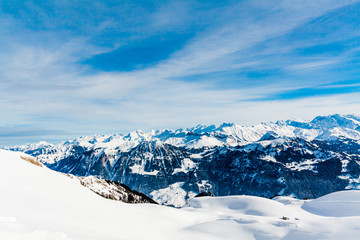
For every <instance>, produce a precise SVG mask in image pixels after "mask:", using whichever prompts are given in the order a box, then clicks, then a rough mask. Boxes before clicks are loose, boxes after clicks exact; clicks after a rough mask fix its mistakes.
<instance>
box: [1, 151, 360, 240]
mask: <svg viewBox="0 0 360 240" xmlns="http://www.w3.org/2000/svg"><path fill="white" fill-rule="evenodd" d="M31 159H32V158H31V157H28V156H24V154H23V153H18V152H11V151H5V150H0V183H1V184H0V192H1V198H0V237H1V239H6V240H24V239H26V240H68V239H72V240H95V239H96V240H98V239H103V240H113V239H133V240H137V239H156V240H163V239H164V240H165V239H174V240H180V239H181V240H182V239H199V240H205V239H206V240H208V239H211V240H219V239H221V240H235V239H247V240H265V239H274V240H280V239H283V240H285V239H291V240H300V239H301V240H303V239H311V240H320V239H329V240H337V239H343V238H344V237H346V238H347V239H358V236H359V234H360V230H359V227H358V225H359V221H360V207H359V206H360V191H342V192H336V193H332V194H330V195H326V196H324V197H321V198H318V199H314V200H298V199H294V198H290V197H276V198H274V199H272V200H271V199H266V198H261V197H255V196H244V195H243V196H229V197H201V198H194V199H191V200H189V202H188V204H187V206H186V207H183V208H181V209H174V208H170V207H166V206H159V205H155V204H126V203H123V202H119V201H112V200H108V199H104V198H102V197H100V196H98V195H96V194H94V193H92V192H91V191H89V189H86V188H85V187H82V186H81V185H80V184H79V182H78V179H76V178H75V179H74V178H69V177H67V176H66V175H65V174H61V173H57V172H54V171H51V170H49V169H47V168H45V167H42V168H41V167H38V166H35V165H34V164H30V163H28V162H26V161H25V160H27V161H30V162H32V160H33V159H32V160H31ZM32 163H34V162H32ZM36 165H40V164H36Z"/></svg>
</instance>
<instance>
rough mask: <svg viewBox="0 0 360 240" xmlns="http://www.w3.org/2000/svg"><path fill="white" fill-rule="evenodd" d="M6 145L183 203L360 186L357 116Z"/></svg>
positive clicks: (312, 194)
mask: <svg viewBox="0 0 360 240" xmlns="http://www.w3.org/2000/svg"><path fill="white" fill-rule="evenodd" d="M7 149H8V150H13V151H21V152H25V153H27V154H29V155H32V156H34V157H36V158H37V159H38V160H39V161H40V162H41V163H43V164H44V165H46V166H47V167H49V168H51V169H53V170H56V171H59V172H63V173H69V174H72V175H75V176H79V177H87V176H96V177H98V178H100V179H104V180H108V181H113V182H117V183H122V184H125V185H127V186H129V187H130V188H131V189H135V190H137V191H139V192H142V193H144V194H146V195H148V196H150V197H152V198H153V199H154V200H155V201H156V202H159V203H162V204H166V205H173V206H177V207H179V206H183V205H184V204H185V203H186V202H187V200H188V199H189V198H192V197H193V196H195V195H196V194H198V193H201V192H211V193H213V194H214V195H216V196H227V195H239V194H246V195H254V196H260V197H267V198H271V197H274V196H276V195H283V196H289V195H292V196H294V197H297V198H300V199H303V198H317V197H320V196H323V195H325V194H328V193H331V192H334V191H340V190H345V189H360V177H359V174H360V116H358V115H339V114H335V115H329V116H318V117H315V118H314V119H312V120H298V119H294V120H287V121H278V122H275V123H274V122H270V123H261V124H258V125H255V126H241V125H237V124H232V123H226V124H222V125H220V126H215V125H211V126H204V125H198V126H196V127H194V128H189V129H177V130H157V131H154V130H153V131H150V132H147V133H146V132H143V131H140V130H138V131H135V132H131V133H129V134H125V135H123V134H112V135H94V136H84V137H80V138H77V139H74V140H71V141H66V142H63V143H60V144H57V145H53V144H50V143H47V142H39V143H36V144H29V145H23V146H15V147H8V148H7Z"/></svg>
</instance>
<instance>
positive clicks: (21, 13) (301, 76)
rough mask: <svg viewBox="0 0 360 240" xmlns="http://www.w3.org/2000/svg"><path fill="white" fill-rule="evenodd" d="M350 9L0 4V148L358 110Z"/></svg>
mask: <svg viewBox="0 0 360 240" xmlns="http://www.w3.org/2000/svg"><path fill="white" fill-rule="evenodd" d="M359 97H360V1H353V0H344V1H335V0H318V1H310V0H301V1H300V0H291V1H290V0H288V1H287V0H274V1H265V0H262V1H261V0H260V1H256V0H255V1H254V0H251V1H250V0H248V1H181V0H176V1H116V0H107V1H96V0H92V1H85V0H83V1H67V0H66V1H65V0H54V1H40V0H38V1H35V0H33V1H22V0H19V1H18V0H3V1H0V112H1V116H2V117H1V118H0V145H2V146H4V145H14V144H22V143H29V142H36V141H39V140H47V141H50V142H58V141H60V140H65V139H69V138H73V137H76V136H81V135H88V134H95V133H99V134H102V133H115V132H121V133H126V132H129V131H132V130H136V129H142V130H145V131H147V130H150V129H159V128H173V129H174V128H180V127H181V128H186V127H191V126H194V125H197V124H199V123H201V124H220V123H222V122H235V123H239V124H243V125H252V124H257V123H259V122H264V121H275V120H279V119H288V118H293V117H296V118H305V119H307V118H312V117H314V116H316V115H327V114H332V113H357V114H359V111H360V98H359Z"/></svg>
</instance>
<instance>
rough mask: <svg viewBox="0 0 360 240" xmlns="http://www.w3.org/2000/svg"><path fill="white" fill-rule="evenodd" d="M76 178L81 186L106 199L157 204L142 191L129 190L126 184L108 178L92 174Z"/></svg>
mask: <svg viewBox="0 0 360 240" xmlns="http://www.w3.org/2000/svg"><path fill="white" fill-rule="evenodd" d="M78 178H79V179H80V183H81V184H82V185H83V186H85V187H87V188H89V189H90V190H91V191H93V192H95V193H97V194H98V195H100V196H102V197H104V198H107V199H112V200H116V201H122V202H125V203H153V204H157V202H155V201H154V200H152V199H151V198H149V197H147V196H146V195H144V194H142V193H139V192H137V191H133V190H131V189H130V188H129V187H128V186H126V185H124V184H119V183H117V182H114V181H110V180H104V179H98V178H96V177H94V176H89V177H78Z"/></svg>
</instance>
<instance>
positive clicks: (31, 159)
mask: <svg viewBox="0 0 360 240" xmlns="http://www.w3.org/2000/svg"><path fill="white" fill-rule="evenodd" d="M20 158H21V159H22V160H25V161H27V162H29V163H32V164H34V165H36V166H39V167H43V166H44V165H43V164H42V163H40V162H39V161H38V160H37V159H36V158H33V157H25V156H20Z"/></svg>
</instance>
